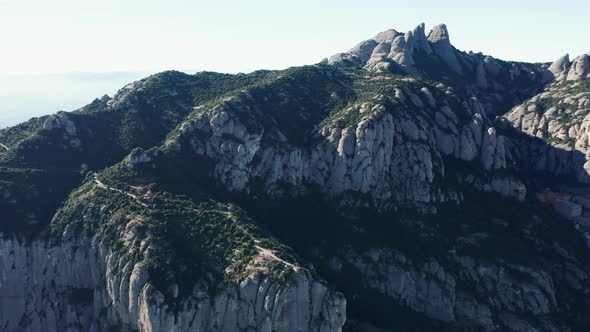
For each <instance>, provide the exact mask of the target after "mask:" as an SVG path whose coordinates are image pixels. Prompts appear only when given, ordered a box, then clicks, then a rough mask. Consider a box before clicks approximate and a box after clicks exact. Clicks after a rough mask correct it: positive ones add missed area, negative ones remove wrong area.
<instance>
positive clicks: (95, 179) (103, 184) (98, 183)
mask: <svg viewBox="0 0 590 332" xmlns="http://www.w3.org/2000/svg"><path fill="white" fill-rule="evenodd" d="M94 183H95V184H96V186H98V187H99V188H102V189H106V190H111V191H116V192H118V193H121V194H123V195H127V196H129V197H131V198H133V199H134V200H135V201H136V202H137V203H138V204H140V205H141V206H143V207H145V208H148V209H150V208H151V207H150V206H149V205H147V204H145V203H144V202H142V201H141V200H140V199H139V197H137V195H134V194H132V193H129V192H126V191H123V190H121V189H117V188H113V187H109V186H107V185H106V184H105V183H104V182H102V181H100V180H99V179H98V177H97V176H96V175H94Z"/></svg>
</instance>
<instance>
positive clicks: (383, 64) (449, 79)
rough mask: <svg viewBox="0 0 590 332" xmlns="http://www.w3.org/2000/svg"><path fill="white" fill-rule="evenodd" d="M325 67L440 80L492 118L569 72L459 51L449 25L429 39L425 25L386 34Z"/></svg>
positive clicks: (558, 65)
mask: <svg viewBox="0 0 590 332" xmlns="http://www.w3.org/2000/svg"><path fill="white" fill-rule="evenodd" d="M582 62H583V61H578V63H582ZM327 63H328V64H331V65H334V66H339V67H349V66H353V67H354V66H356V67H363V68H365V69H367V70H370V71H374V72H387V73H389V72H392V73H396V74H400V73H403V74H411V75H415V76H423V77H426V78H428V79H433V80H437V81H442V82H444V83H445V84H447V85H449V86H452V87H454V88H456V89H457V92H460V93H462V94H464V95H465V96H467V97H471V96H475V97H477V98H478V99H479V100H480V102H481V103H482V105H483V106H484V111H485V113H486V114H487V115H489V116H495V115H497V114H503V113H505V112H506V111H507V110H508V109H510V108H511V107H512V106H514V102H515V101H520V100H523V99H526V98H529V97H531V96H532V95H534V94H535V93H538V91H539V90H541V89H542V88H543V86H544V85H545V84H547V83H548V82H550V81H551V80H553V79H554V77H555V76H556V75H557V76H559V77H563V78H565V77H567V76H568V75H567V70H566V69H565V68H566V67H567V68H569V63H568V61H567V58H564V59H560V60H559V61H557V62H556V63H555V64H554V65H552V66H551V68H550V69H547V68H546V66H545V65H537V64H527V63H517V62H506V61H502V60H498V59H495V58H493V57H491V56H486V55H483V54H481V53H472V52H469V53H465V52H462V51H459V50H457V49H456V48H455V47H454V46H453V45H452V44H451V41H450V36H449V32H448V29H447V27H446V25H445V24H440V25H436V26H434V27H433V28H432V30H431V31H430V32H429V33H428V35H426V33H425V28H424V24H420V25H419V26H418V27H416V28H415V29H414V30H412V31H408V32H407V33H405V34H404V33H400V32H397V31H396V30H387V31H384V32H382V33H379V34H378V35H377V36H375V37H374V38H373V39H369V40H367V41H364V42H362V43H360V44H358V45H357V46H355V47H353V48H352V49H350V50H349V51H348V52H345V53H338V54H335V55H333V56H332V57H330V58H329V59H328V60H327ZM564 70H565V71H564ZM580 71H582V72H583V70H581V69H580V70H578V71H577V72H580ZM458 82H461V83H460V84H457V83H458Z"/></svg>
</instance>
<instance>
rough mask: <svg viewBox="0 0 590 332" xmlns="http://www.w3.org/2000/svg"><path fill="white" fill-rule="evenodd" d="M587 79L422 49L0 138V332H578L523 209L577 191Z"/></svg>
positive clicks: (555, 265)
mask: <svg viewBox="0 0 590 332" xmlns="http://www.w3.org/2000/svg"><path fill="white" fill-rule="evenodd" d="M584 63H585V62H584V60H583V57H582V58H581V60H575V61H574V63H570V62H569V60H568V59H566V58H562V59H560V60H558V61H556V62H555V63H554V64H552V65H549V64H528V63H512V62H505V61H501V60H497V59H494V58H492V57H490V56H484V55H481V54H473V53H464V52H461V51H459V50H457V49H455V48H454V47H453V46H452V45H451V44H450V40H449V35H448V32H447V29H446V27H445V26H444V25H441V26H437V27H435V28H433V30H432V31H431V32H430V34H429V35H428V36H426V34H425V32H424V26H423V25H421V26H419V27H418V28H416V29H415V30H414V31H412V32H409V33H406V34H401V33H398V32H396V31H395V30H389V31H386V32H383V33H381V34H379V35H377V36H376V37H375V38H373V39H371V40H368V41H366V42H363V43H361V44H359V45H357V46H356V47H355V48H353V49H352V50H351V51H349V52H348V53H343V54H339V55H336V56H333V57H332V58H330V59H329V60H327V62H324V63H321V64H317V65H313V66H305V67H299V68H291V69H287V70H283V71H273V72H266V71H265V72H255V73H252V74H239V75H223V74H215V73H199V74H196V75H186V74H181V73H176V72H165V73H161V74H158V75H154V76H151V77H149V78H146V79H144V80H142V81H139V82H136V83H134V84H131V85H129V86H127V87H124V88H123V89H122V90H121V91H120V92H119V93H118V94H117V95H116V96H114V97H113V98H112V99H111V98H109V97H104V98H102V99H97V100H95V101H94V102H93V103H91V104H89V105H88V106H86V107H84V108H82V109H80V110H78V111H75V112H71V113H60V114H57V115H53V116H48V117H43V118H38V119H32V120H30V121H28V122H26V123H23V124H21V125H18V126H15V127H12V128H8V129H5V130H2V131H0V143H1V144H2V145H0V213H1V214H2V216H3V218H2V219H1V220H0V231H1V232H2V239H1V240H0V252H1V253H2V255H0V271H1V272H2V273H0V276H1V277H0V330H6V331H13V330H31V331H39V330H50V331H62V330H72V331H86V330H91V331H103V330H109V329H115V330H117V329H119V330H123V331H134V330H140V331H160V330H174V331H188V330H222V331H234V330H240V331H253V330H257V331H258V330H261V331H340V330H341V329H343V328H344V329H347V330H351V331H356V330H370V329H372V328H380V329H385V330H404V331H412V330H415V331H423V330H478V331H479V330H485V331H492V330H514V331H530V330H537V331H568V330H570V331H576V330H580V331H583V330H586V329H588V327H589V326H590V322H589V321H588V319H587V317H586V316H585V315H584V313H585V311H587V310H588V309H589V308H590V297H589V292H590V285H589V284H588V275H589V274H590V260H589V258H588V257H589V256H588V249H587V248H586V247H585V244H584V242H583V240H582V238H581V237H580V235H579V233H578V232H576V231H575V230H574V229H573V228H572V227H571V226H570V225H569V224H567V223H566V222H564V220H563V219H561V218H560V217H559V216H557V215H556V214H555V213H554V212H553V211H552V210H551V209H550V208H548V207H547V206H544V205H543V204H541V203H539V202H537V201H535V200H534V199H533V197H532V196H533V195H531V192H530V190H529V189H530V184H531V183H534V182H535V181H538V180H543V179H544V176H545V175H544V174H546V173H548V174H550V175H551V176H553V177H556V178H558V179H562V178H565V177H567V176H571V175H572V174H581V173H584V172H583V171H582V170H584V169H585V168H584V162H585V159H584V158H581V159H580V157H579V156H578V154H581V155H582V156H584V155H585V154H586V153H587V151H586V150H587V138H586V136H585V135H586V129H585V125H584V124H585V122H584V121H585V116H586V113H587V112H586V113H584V112H585V110H586V109H587V106H588V100H587V99H588V98H587V96H586V95H587V82H586V81H585V80H584V75H585V74H584V72H585V69H584V68H585V67H584ZM571 73H573V74H571ZM570 74H571V75H570ZM564 77H565V78H564ZM570 77H571V79H568V78H570ZM574 78H575V79H574ZM552 80H555V81H554V82H553V83H551V82H552ZM521 103H522V105H520V104H521ZM518 105H520V106H518ZM513 107H514V108H513ZM511 108H512V111H510V112H509V113H507V114H505V115H504V116H500V117H496V115H497V114H504V113H506V112H507V111H508V110H510V109H511ZM561 150H563V151H566V152H565V154H563V153H562V152H559V151H561ZM580 172H581V173H580ZM584 174H585V173H584ZM575 181H577V184H579V185H581V183H582V182H584V181H585V177H584V176H578V178H577V180H575ZM533 189H534V188H533ZM345 323H346V324H345Z"/></svg>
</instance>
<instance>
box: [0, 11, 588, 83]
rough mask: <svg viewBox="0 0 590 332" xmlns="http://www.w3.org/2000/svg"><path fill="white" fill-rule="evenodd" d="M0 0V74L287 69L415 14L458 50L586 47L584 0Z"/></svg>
mask: <svg viewBox="0 0 590 332" xmlns="http://www.w3.org/2000/svg"><path fill="white" fill-rule="evenodd" d="M474 3H476V1H473V0H471V1H452V0H447V1H433V0H422V1H407V0H406V1H392V0H363V1H351V0H297V1H281V0H273V1H269V0H249V1H245V0H234V1H228V0H209V1H200V0H190V1H188V0H187V1H185V0H166V1H160V0H152V1H150V0H142V1H138V0H100V1H99V0H94V1H86V0H52V1H47V0H0V75H6V74H40V73H62V72H80V71H81V72H112V71H127V72H128V71H144V72H145V71H147V72H153V71H161V70H166V69H179V70H188V69H191V68H198V69H203V70H213V71H221V72H249V71H252V70H256V69H282V68H286V67H289V66H295V65H302V64H310V63H316V62H319V61H320V60H321V59H322V58H324V57H328V56H330V55H332V54H334V53H336V52H341V51H345V50H348V49H349V48H351V47H352V46H354V45H355V44H356V43H358V42H359V41H362V40H365V39H368V38H370V37H372V36H373V35H375V34H376V33H378V32H380V31H382V30H386V29H389V28H394V29H396V30H398V31H407V30H410V29H412V28H413V27H414V26H416V25H417V24H419V23H421V22H425V23H426V27H427V30H428V29H429V27H432V26H433V25H435V24H438V23H446V24H447V26H448V28H449V32H450V36H451V42H452V43H453V44H454V45H455V46H456V47H457V48H459V49H462V50H466V51H468V50H473V51H482V52H484V53H486V54H490V55H493V56H495V57H497V58H502V59H507V60H523V61H534V62H541V61H543V62H546V61H552V60H553V59H555V58H557V57H559V56H560V55H562V54H564V53H570V54H571V55H577V54H580V53H586V52H588V51H590V43H588V31H590V14H589V13H590V1H582V0H572V1H569V2H561V1H554V0H553V1H547V0H538V1H529V0H524V1H523V0H511V1H506V0H497V1H486V2H485V4H474Z"/></svg>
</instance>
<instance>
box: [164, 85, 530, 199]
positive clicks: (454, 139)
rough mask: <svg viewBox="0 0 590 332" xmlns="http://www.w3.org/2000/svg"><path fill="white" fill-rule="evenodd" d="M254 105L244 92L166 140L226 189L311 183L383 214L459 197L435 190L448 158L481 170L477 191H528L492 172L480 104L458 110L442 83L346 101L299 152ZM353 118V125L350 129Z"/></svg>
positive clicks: (498, 165) (490, 132) (499, 159)
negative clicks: (201, 162) (209, 167)
mask: <svg viewBox="0 0 590 332" xmlns="http://www.w3.org/2000/svg"><path fill="white" fill-rule="evenodd" d="M382 79H386V78H382ZM431 90H432V91H431ZM433 93H435V94H436V96H437V97H436V98H435V97H434V96H433ZM257 107H258V106H257V105H256V101H255V100H253V99H252V98H250V97H249V96H248V95H241V96H236V97H233V98H231V99H228V100H226V101H225V102H223V104H222V105H220V106H218V107H216V108H214V109H212V110H211V111H209V112H204V113H202V114H200V115H199V116H197V117H196V118H195V119H194V120H190V121H187V122H185V123H184V124H183V125H182V126H181V127H180V134H179V136H178V137H176V138H175V140H173V141H168V142H167V144H168V145H169V146H172V147H174V149H176V150H179V151H180V150H181V149H184V148H187V147H188V148H189V149H190V150H191V151H192V152H188V153H196V154H198V155H204V156H207V157H209V158H210V159H211V160H212V161H213V163H214V165H215V166H214V168H215V169H214V175H215V177H216V179H217V180H218V182H219V183H221V184H223V185H224V186H225V188H226V189H227V190H230V191H243V192H249V191H251V190H252V185H253V184H254V183H256V184H259V183H260V182H262V184H263V188H264V189H263V190H264V191H266V192H267V193H270V194H271V195H273V194H274V193H278V192H279V188H281V185H282V184H288V185H290V186H293V187H296V188H301V189H300V190H299V192H304V191H305V190H304V188H305V186H306V185H308V184H315V185H317V186H318V188H320V190H321V191H323V192H325V193H326V194H328V195H330V196H332V197H335V198H338V199H342V201H343V202H347V201H348V203H347V204H359V203H360V202H362V200H359V199H354V200H353V199H347V194H355V195H366V197H368V198H369V199H368V200H366V201H365V204H372V205H375V206H378V207H380V208H383V209H387V208H391V207H396V206H397V207H401V206H406V205H410V206H416V205H430V204H433V203H440V202H447V201H460V195H461V193H460V192H458V191H457V190H456V188H452V187H449V186H447V187H444V186H443V185H442V183H444V181H445V176H452V177H454V176H455V174H454V173H453V172H454V170H453V169H452V168H451V169H449V168H448V166H446V165H445V160H447V159H448V158H452V159H457V160H461V161H464V162H474V163H475V164H476V165H479V166H476V168H480V169H482V171H483V173H484V174H486V175H485V176H479V177H478V186H479V188H480V189H484V187H485V190H487V191H495V192H498V193H500V194H502V195H505V196H509V197H514V198H517V199H523V198H524V195H525V194H526V189H525V188H524V186H523V185H522V184H521V183H519V181H518V180H517V179H515V178H512V177H510V176H506V175H502V176H501V175H499V174H496V171H499V170H503V169H505V168H506V165H507V164H506V163H507V162H506V152H505V148H504V137H503V136H502V135H499V134H497V133H496V130H495V129H494V128H493V127H491V124H490V121H489V120H488V119H487V117H486V116H485V114H484V113H483V111H482V107H481V105H480V104H479V103H478V101H477V99H476V98H473V99H471V100H470V101H469V102H465V103H462V104H460V103H458V102H457V100H456V97H454V96H453V94H452V92H451V90H445V88H444V86H441V87H432V86H431V87H427V86H422V87H420V86H419V83H417V84H415V85H413V86H412V88H403V87H400V88H397V89H396V92H395V95H391V96H383V95H376V96H374V97H373V98H372V99H371V100H370V101H367V102H364V103H359V104H354V105H351V106H349V107H348V108H347V109H345V110H343V111H342V112H341V113H340V114H339V115H335V116H334V117H333V118H332V119H331V120H330V121H328V122H324V123H323V124H322V125H321V127H319V128H317V129H312V130H311V132H310V133H309V135H310V136H311V137H312V138H313V139H311V140H310V142H309V143H307V144H305V145H303V146H302V145H296V144H293V143H292V142H290V141H289V140H288V139H287V138H286V137H285V135H284V134H283V133H282V132H281V129H280V128H279V127H278V126H276V125H265V124H264V122H263V120H262V119H261V118H260V116H261V115H260V114H257V113H256V112H254V111H253V110H255V109H256V108H257ZM408 109H411V110H412V111H411V112H412V113H409V112H408V111H405V110H408ZM350 116H356V117H358V119H359V120H358V121H356V122H353V123H347V121H346V120H345V119H346V118H347V117H350ZM302 130H308V129H306V128H304V129H302ZM258 180H260V181H258Z"/></svg>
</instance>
